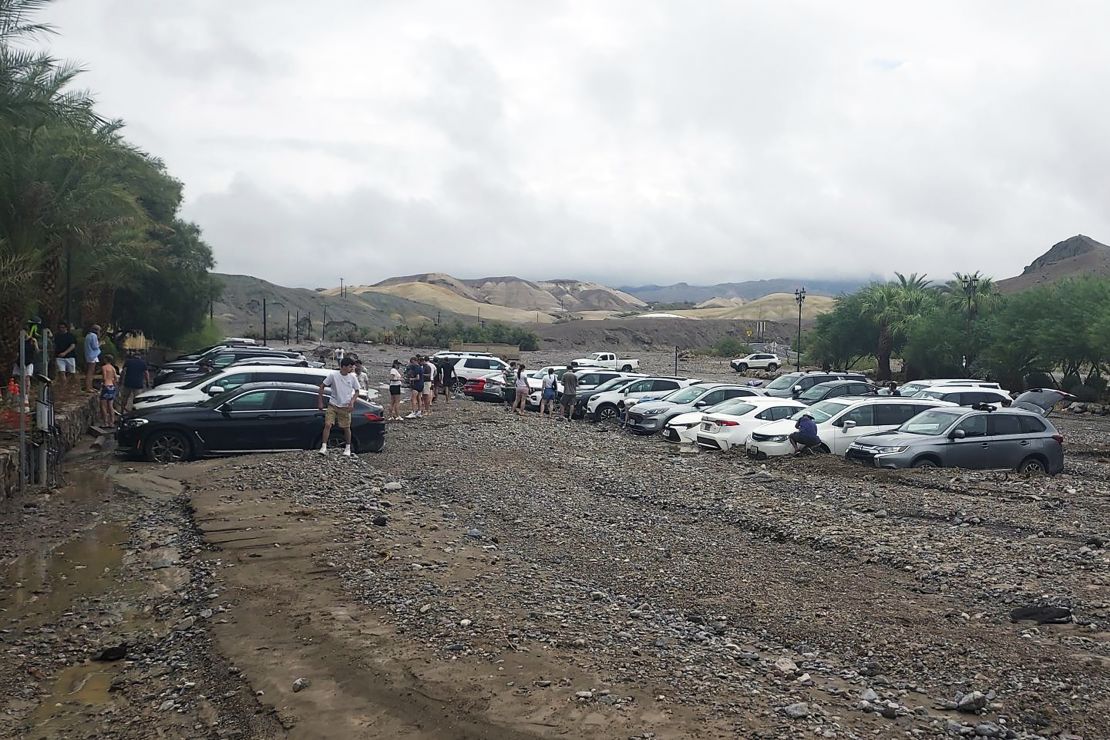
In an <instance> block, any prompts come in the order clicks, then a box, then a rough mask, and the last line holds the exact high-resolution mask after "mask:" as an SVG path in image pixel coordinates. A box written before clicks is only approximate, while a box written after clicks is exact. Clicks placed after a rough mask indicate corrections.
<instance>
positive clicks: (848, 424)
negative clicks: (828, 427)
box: [842, 419, 856, 430]
mask: <svg viewBox="0 0 1110 740" xmlns="http://www.w3.org/2000/svg"><path fill="white" fill-rule="evenodd" d="M842 426H843V427H844V429H845V430H848V429H855V428H856V423H855V422H854V421H852V420H851V419H845V420H844V424H843V425H842Z"/></svg>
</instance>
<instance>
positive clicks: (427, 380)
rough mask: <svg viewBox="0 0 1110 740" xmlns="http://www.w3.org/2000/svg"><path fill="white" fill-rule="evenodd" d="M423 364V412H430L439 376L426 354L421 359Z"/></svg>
mask: <svg viewBox="0 0 1110 740" xmlns="http://www.w3.org/2000/svg"><path fill="white" fill-rule="evenodd" d="M423 364H424V413H425V414H427V413H431V410H432V401H434V400H435V393H436V383H437V382H439V378H438V377H437V375H438V374H437V373H436V366H435V364H434V363H433V362H432V360H431V358H430V357H428V356H427V355H425V356H424V359H423Z"/></svg>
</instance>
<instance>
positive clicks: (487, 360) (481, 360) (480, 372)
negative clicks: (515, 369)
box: [455, 355, 509, 384]
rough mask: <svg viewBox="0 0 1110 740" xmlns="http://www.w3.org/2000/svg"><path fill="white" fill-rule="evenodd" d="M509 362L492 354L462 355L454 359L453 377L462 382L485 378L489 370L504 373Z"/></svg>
mask: <svg viewBox="0 0 1110 740" xmlns="http://www.w3.org/2000/svg"><path fill="white" fill-rule="evenodd" d="M508 369H509V363H507V362H505V361H504V360H502V359H501V358H499V357H493V356H492V355H464V356H461V357H459V358H458V359H457V360H455V377H456V378H458V379H459V380H460V381H461V382H463V383H464V384H465V383H466V381H468V380H477V379H478V378H485V377H487V376H488V375H489V374H490V371H495V372H499V373H504V372H505V371H506V370H508Z"/></svg>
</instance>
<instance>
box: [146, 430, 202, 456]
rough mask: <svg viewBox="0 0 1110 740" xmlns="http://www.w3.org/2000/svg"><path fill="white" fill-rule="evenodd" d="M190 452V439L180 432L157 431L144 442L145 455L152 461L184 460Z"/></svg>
mask: <svg viewBox="0 0 1110 740" xmlns="http://www.w3.org/2000/svg"><path fill="white" fill-rule="evenodd" d="M190 452H191V450H190V448H189V440H187V439H186V438H185V435H184V434H181V433H180V432H168V431H167V432H155V433H154V434H152V435H150V436H149V437H147V440H146V442H144V443H143V455H144V456H146V459H147V460H149V461H150V462H156V463H162V464H166V463H176V462H184V461H185V460H188V459H189V454H190Z"/></svg>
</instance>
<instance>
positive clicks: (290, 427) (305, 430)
mask: <svg viewBox="0 0 1110 740" xmlns="http://www.w3.org/2000/svg"><path fill="white" fill-rule="evenodd" d="M318 402H319V393H318V392H313V391H310V390H307V389H306V390H303V391H299V390H293V389H286V388H283V389H280V390H277V391H275V393H274V402H273V412H272V413H273V421H272V422H271V423H270V425H269V426H268V427H267V428H266V436H267V439H269V444H268V445H267V447H268V449H272V450H306V449H309V448H310V447H312V446H313V445H314V444H315V442H316V440H317V438H318V437H319V436H320V435H321V434H322V433H323V429H324V412H323V411H320V410H319V409H318V406H317V404H318Z"/></svg>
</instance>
